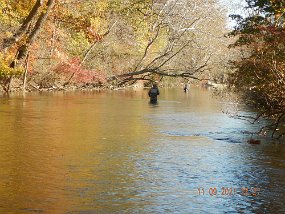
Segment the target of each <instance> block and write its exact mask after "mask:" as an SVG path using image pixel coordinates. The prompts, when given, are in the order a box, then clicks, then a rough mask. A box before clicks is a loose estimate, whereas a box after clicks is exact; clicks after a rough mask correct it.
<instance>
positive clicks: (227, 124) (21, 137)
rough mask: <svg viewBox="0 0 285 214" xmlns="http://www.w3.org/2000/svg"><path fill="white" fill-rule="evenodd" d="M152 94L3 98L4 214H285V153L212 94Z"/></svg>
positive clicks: (0, 202) (0, 195)
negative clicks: (255, 138)
mask: <svg viewBox="0 0 285 214" xmlns="http://www.w3.org/2000/svg"><path fill="white" fill-rule="evenodd" d="M146 94H147V91H117V92H100V93H99V92H74V93H64V92H60V93H43V94H28V95H26V96H25V97H23V96H10V97H1V98H0V130H1V133H0V154H1V155H0V213H38V212H39V213H285V199H284V198H285V144H284V143H283V144H278V143H274V142H271V141H270V140H266V139H262V143H261V145H249V144H247V143H246V140H247V138H249V137H250V136H248V135H243V134H241V132H242V131H244V130H254V129H255V128H256V127H253V126H250V125H249V124H248V123H247V122H245V121H241V120H234V119H231V118H229V117H227V116H226V115H225V114H223V113H221V108H222V105H223V102H221V101H218V100H215V99H213V98H212V96H211V94H210V93H209V92H208V91H206V90H202V89H194V88H192V89H191V90H190V93H188V94H184V93H183V91H182V89H161V96H160V97H159V103H158V105H150V104H149V103H148V98H147V96H146ZM246 188H247V189H246Z"/></svg>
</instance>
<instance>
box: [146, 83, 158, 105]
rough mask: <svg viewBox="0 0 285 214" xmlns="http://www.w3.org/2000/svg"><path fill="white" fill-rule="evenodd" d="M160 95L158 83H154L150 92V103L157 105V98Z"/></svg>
mask: <svg viewBox="0 0 285 214" xmlns="http://www.w3.org/2000/svg"><path fill="white" fill-rule="evenodd" d="M158 95H159V90H158V87H157V83H154V84H153V86H152V87H151V89H149V91H148V96H149V97H150V103H157V96H158Z"/></svg>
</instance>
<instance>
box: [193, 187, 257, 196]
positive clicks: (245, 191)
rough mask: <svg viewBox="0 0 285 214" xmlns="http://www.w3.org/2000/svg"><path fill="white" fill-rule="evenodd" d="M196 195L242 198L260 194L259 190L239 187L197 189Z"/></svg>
mask: <svg viewBox="0 0 285 214" xmlns="http://www.w3.org/2000/svg"><path fill="white" fill-rule="evenodd" d="M196 193H197V194H198V195H210V196H218V195H219V196H234V195H236V194H239V195H243V196H258V195H259V194H260V188H256V187H241V188H233V187H221V188H217V187H209V188H204V187H198V188H197V192H196Z"/></svg>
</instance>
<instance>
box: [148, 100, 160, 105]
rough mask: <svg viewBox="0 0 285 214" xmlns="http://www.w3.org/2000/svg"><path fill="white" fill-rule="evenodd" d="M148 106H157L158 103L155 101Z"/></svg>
mask: <svg viewBox="0 0 285 214" xmlns="http://www.w3.org/2000/svg"><path fill="white" fill-rule="evenodd" d="M149 105H151V106H158V102H157V101H149Z"/></svg>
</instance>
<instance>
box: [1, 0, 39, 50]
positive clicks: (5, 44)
mask: <svg viewBox="0 0 285 214" xmlns="http://www.w3.org/2000/svg"><path fill="white" fill-rule="evenodd" d="M43 2H44V0H37V1H36V3H35V4H34V6H33V8H32V9H31V11H30V13H29V15H28V16H27V17H26V18H25V20H24V22H23V24H22V25H21V27H20V28H19V30H18V31H17V32H16V33H15V34H14V35H13V37H11V38H7V39H4V42H3V49H7V48H9V47H10V46H12V45H13V44H15V43H16V42H17V41H18V40H19V39H20V38H21V37H22V36H23V34H24V33H25V32H26V31H27V29H28V27H29V25H30V23H31V21H32V20H33V18H34V17H35V16H36V15H37V13H38V10H39V8H40V7H41V6H42V4H43Z"/></svg>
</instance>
